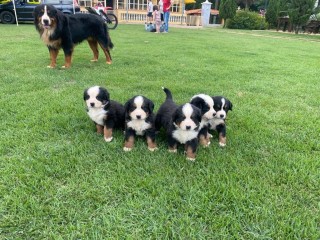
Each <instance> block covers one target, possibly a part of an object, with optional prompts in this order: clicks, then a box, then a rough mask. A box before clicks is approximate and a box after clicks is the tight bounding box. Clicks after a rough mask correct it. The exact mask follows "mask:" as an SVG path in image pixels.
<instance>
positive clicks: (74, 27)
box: [33, 4, 113, 68]
mask: <svg viewBox="0 0 320 240" xmlns="http://www.w3.org/2000/svg"><path fill="white" fill-rule="evenodd" d="M33 14H34V24H35V27H36V29H37V31H38V32H39V34H40V38H41V39H42V41H43V42H44V43H45V44H46V45H47V47H48V49H49V53H50V59H51V62H50V65H49V66H48V67H49V68H55V67H56V60H57V56H58V53H59V50H60V49H61V48H62V49H63V51H64V56H65V64H64V65H63V66H62V68H69V67H70V66H71V60H72V54H73V50H74V47H75V45H76V44H79V43H81V42H82V41H84V40H87V41H88V43H89V46H90V48H91V50H92V52H93V59H92V60H91V61H93V62H95V61H98V56H99V51H98V43H99V45H100V47H101V48H102V50H103V52H104V54H105V56H106V62H107V64H111V55H110V49H112V48H113V43H112V41H111V38H110V35H109V32H108V28H107V25H106V24H105V23H104V21H103V20H102V18H101V17H99V16H98V15H94V14H80V13H78V14H74V15H65V14H64V13H62V12H61V11H59V10H58V9H56V8H55V7H54V6H52V5H45V4H42V5H39V6H37V7H36V8H35V9H34V13H33Z"/></svg>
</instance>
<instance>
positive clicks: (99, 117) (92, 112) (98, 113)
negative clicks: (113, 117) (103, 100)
mask: <svg viewBox="0 0 320 240" xmlns="http://www.w3.org/2000/svg"><path fill="white" fill-rule="evenodd" d="M107 112H108V111H106V110H104V109H102V108H99V109H96V108H91V109H89V111H88V115H89V117H90V118H91V120H92V121H94V122H95V123H97V124H99V125H101V126H103V125H104V123H103V120H104V118H105V116H106V114H107Z"/></svg>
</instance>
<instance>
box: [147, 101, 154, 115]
mask: <svg viewBox="0 0 320 240" xmlns="http://www.w3.org/2000/svg"><path fill="white" fill-rule="evenodd" d="M148 102H149V103H148V110H149V113H152V112H153V109H154V104H153V102H152V101H150V100H149V101H148Z"/></svg>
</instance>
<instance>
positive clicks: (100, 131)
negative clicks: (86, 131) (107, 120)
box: [96, 124, 103, 134]
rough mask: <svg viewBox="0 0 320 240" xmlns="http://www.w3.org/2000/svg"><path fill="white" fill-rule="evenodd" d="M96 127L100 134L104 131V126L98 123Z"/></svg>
mask: <svg viewBox="0 0 320 240" xmlns="http://www.w3.org/2000/svg"><path fill="white" fill-rule="evenodd" d="M96 128H97V133H99V134H101V133H103V126H101V125H99V124H96Z"/></svg>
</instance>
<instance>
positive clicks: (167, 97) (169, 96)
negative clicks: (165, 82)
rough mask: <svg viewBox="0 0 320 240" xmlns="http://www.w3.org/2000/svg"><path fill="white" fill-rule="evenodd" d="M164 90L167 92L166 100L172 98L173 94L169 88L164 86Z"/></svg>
mask: <svg viewBox="0 0 320 240" xmlns="http://www.w3.org/2000/svg"><path fill="white" fill-rule="evenodd" d="M162 90H163V91H164V92H165V93H166V100H169V99H170V100H172V94H171V92H170V90H169V89H168V88H165V87H162Z"/></svg>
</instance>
